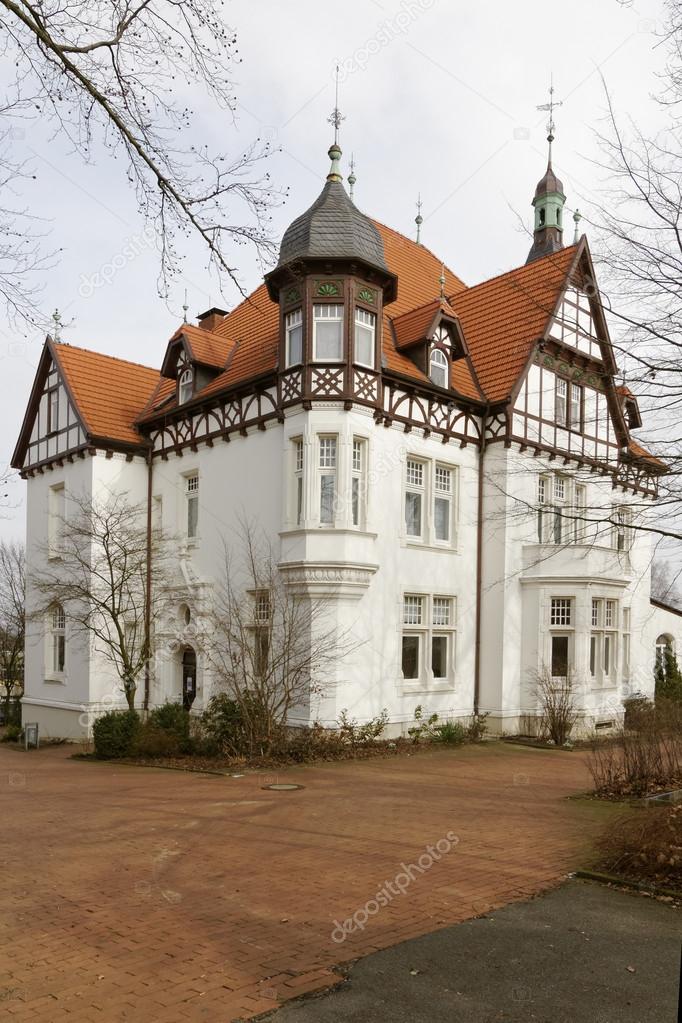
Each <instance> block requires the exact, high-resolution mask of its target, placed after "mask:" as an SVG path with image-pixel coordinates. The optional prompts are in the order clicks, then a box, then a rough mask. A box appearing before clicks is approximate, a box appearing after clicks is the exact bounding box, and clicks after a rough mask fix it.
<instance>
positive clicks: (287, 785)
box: [262, 781, 305, 792]
mask: <svg viewBox="0 0 682 1023" xmlns="http://www.w3.org/2000/svg"><path fill="white" fill-rule="evenodd" d="M262 788H264V789H270V791H271V792H294V791H295V790H296V789H302V788H305V786H304V785H294V784H293V783H292V782H288V781H282V782H275V784H274V785H263V786H262Z"/></svg>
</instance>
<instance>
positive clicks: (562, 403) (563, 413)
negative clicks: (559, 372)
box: [554, 377, 568, 426]
mask: <svg viewBox="0 0 682 1023" xmlns="http://www.w3.org/2000/svg"><path fill="white" fill-rule="evenodd" d="M554 418H555V419H556V421H557V423H558V424H559V425H560V426H566V425H567V420H568V381H567V380H564V378H563V377H556V384H555V393H554Z"/></svg>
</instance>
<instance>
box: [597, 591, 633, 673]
mask: <svg viewBox="0 0 682 1023" xmlns="http://www.w3.org/2000/svg"><path fill="white" fill-rule="evenodd" d="M628 612H629V608H628ZM623 614H624V612H623ZM619 625H620V604H619V601H618V600H616V599H615V597H604V596H596V597H592V603H591V611H590V636H589V647H588V671H589V675H590V678H591V679H592V680H593V682H594V684H595V685H601V686H605V685H609V684H611V685H615V683H616V679H617V676H618V664H619V646H620V644H619V631H620V630H619Z"/></svg>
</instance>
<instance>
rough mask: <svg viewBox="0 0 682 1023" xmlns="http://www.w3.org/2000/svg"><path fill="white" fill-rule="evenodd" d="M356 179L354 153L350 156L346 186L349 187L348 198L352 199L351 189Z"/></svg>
mask: <svg viewBox="0 0 682 1023" xmlns="http://www.w3.org/2000/svg"><path fill="white" fill-rule="evenodd" d="M357 180H358V179H357V178H356V177H355V153H351V154H350V174H349V175H348V184H349V185H350V197H351V199H352V198H353V189H354V188H355V182H356V181H357Z"/></svg>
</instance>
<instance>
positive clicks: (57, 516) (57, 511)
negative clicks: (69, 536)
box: [47, 483, 66, 558]
mask: <svg viewBox="0 0 682 1023" xmlns="http://www.w3.org/2000/svg"><path fill="white" fill-rule="evenodd" d="M65 520H66V490H65V488H64V484H63V483H57V484H55V486H53V487H50V490H49V492H48V495H47V547H48V556H49V557H50V558H58V557H60V555H61V553H62V544H63V540H64V527H65Z"/></svg>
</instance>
